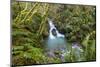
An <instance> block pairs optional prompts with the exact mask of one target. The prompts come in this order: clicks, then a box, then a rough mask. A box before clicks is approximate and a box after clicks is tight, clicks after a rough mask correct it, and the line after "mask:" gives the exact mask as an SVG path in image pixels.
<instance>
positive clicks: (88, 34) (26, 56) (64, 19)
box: [11, 1, 96, 65]
mask: <svg viewBox="0 0 100 67" xmlns="http://www.w3.org/2000/svg"><path fill="white" fill-rule="evenodd" d="M95 11H96V8H95V6H87V5H86V6H80V5H64V4H47V3H34V2H33V3H32V2H15V1H13V2H12V3H11V12H12V23H11V24H12V64H13V65H29V64H47V63H61V59H60V58H59V57H56V58H50V57H48V56H47V55H46V52H45V47H44V45H45V43H44V41H45V39H46V37H47V36H48V35H49V32H48V30H49V28H48V23H47V19H48V18H51V19H52V20H54V24H55V25H56V27H57V29H58V30H59V31H60V32H63V33H64V34H65V36H66V39H67V48H68V52H66V55H65V60H66V62H78V61H94V60H96V44H95V41H96V27H95V26H96V18H95V17H96V12H95ZM73 42H77V43H79V44H80V46H82V47H81V48H80V50H79V54H77V52H78V49H73V48H72V43H73ZM81 50H82V51H81Z"/></svg>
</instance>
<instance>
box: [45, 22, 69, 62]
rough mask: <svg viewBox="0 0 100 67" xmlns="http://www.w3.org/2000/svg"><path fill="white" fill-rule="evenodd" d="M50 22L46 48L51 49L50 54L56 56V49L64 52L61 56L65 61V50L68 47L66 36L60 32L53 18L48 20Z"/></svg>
mask: <svg viewBox="0 0 100 67" xmlns="http://www.w3.org/2000/svg"><path fill="white" fill-rule="evenodd" d="M48 23H49V27H50V29H49V36H48V40H47V47H46V48H47V49H48V50H49V51H50V56H51V55H52V56H54V52H55V51H60V52H62V54H61V55H60V56H61V60H62V61H63V62H64V55H65V50H66V49H67V47H66V40H65V36H64V35H63V34H61V33H59V31H58V30H57V28H56V27H55V25H54V24H53V22H52V21H51V20H48Z"/></svg>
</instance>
